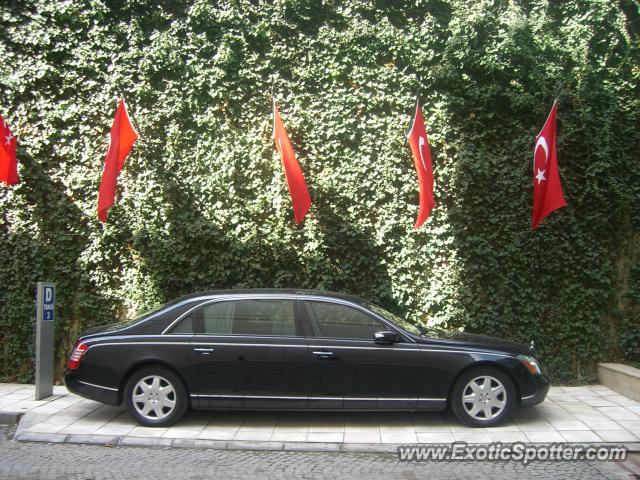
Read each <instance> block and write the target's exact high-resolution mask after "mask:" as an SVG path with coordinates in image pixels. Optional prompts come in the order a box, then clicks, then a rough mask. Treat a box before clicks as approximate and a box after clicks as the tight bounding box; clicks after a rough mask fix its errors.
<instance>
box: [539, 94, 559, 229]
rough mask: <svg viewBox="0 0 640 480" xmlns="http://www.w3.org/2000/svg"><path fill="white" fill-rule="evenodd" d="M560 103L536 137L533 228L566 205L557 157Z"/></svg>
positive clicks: (553, 108) (554, 103)
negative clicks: (557, 127)
mask: <svg viewBox="0 0 640 480" xmlns="http://www.w3.org/2000/svg"><path fill="white" fill-rule="evenodd" d="M557 110H558V101H557V100H556V101H555V102H553V107H552V108H551V112H550V113H549V117H548V118H547V121H546V122H545V124H544V127H542V130H541V131H540V133H539V134H538V136H537V137H536V146H535V149H534V151H533V221H532V223H531V228H532V229H533V230H535V229H536V228H537V227H538V224H539V223H540V222H541V221H542V220H544V218H545V217H546V216H547V215H549V214H550V213H551V212H553V211H554V210H557V209H558V208H562V207H564V206H565V205H566V202H565V201H564V195H563V193H562V185H561V184H560V175H559V174H558V157H557V155H556V111H557Z"/></svg>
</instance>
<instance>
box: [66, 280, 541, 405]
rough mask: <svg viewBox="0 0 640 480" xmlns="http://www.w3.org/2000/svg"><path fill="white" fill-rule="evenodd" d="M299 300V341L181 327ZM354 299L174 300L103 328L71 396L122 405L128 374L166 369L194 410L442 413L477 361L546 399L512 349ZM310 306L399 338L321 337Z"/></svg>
mask: <svg viewBox="0 0 640 480" xmlns="http://www.w3.org/2000/svg"><path fill="white" fill-rule="evenodd" d="M245 298H252V299H286V300H291V301H293V302H294V303H295V322H296V334H295V335H288V336H287V335H213V334H206V335H205V334H176V333H173V332H172V330H174V329H175V326H176V325H178V324H179V323H180V321H181V319H183V318H184V317H185V316H186V315H188V314H189V312H191V311H194V310H196V309H198V308H201V307H202V305H204V304H209V303H211V302H216V301H223V300H230V299H231V300H233V299H235V300H237V299H245ZM350 299H351V297H348V296H331V295H328V294H325V295H323V294H321V293H319V292H313V293H301V292H286V293H265V292H254V293H229V292H227V293H216V294H211V295H207V294H201V295H194V296H191V297H189V298H187V299H184V300H180V301H176V302H173V303H172V304H171V305H169V306H167V307H165V308H163V309H161V310H159V311H157V312H154V313H152V314H150V315H149V316H148V317H147V318H143V319H141V320H140V321H139V322H135V323H133V324H131V325H127V326H126V327H124V328H109V329H106V330H103V331H100V330H98V329H96V330H94V331H92V332H90V333H89V334H88V335H85V336H83V337H82V338H81V340H82V341H83V342H84V343H86V344H87V346H88V350H87V352H86V353H85V355H84V357H83V358H82V362H81V364H80V367H79V368H78V369H77V370H67V371H66V372H65V383H66V384H67V387H68V388H69V390H71V391H73V392H75V393H78V394H79V395H82V396H85V397H87V398H92V399H95V400H98V401H101V402H104V403H108V404H113V405H115V404H119V403H121V402H122V395H123V389H124V386H125V382H126V379H127V376H128V374H130V373H131V372H132V371H133V370H135V369H136V368H138V367H140V366H142V365H145V364H152V363H155V364H162V365H164V366H167V367H169V368H171V369H173V370H174V371H175V372H176V373H177V374H178V375H179V376H180V378H182V379H183V381H184V383H185V386H186V388H187V391H188V392H189V395H190V400H191V406H192V407H193V408H216V409H237V408H240V409H242V408H246V409H292V410H293V409H297V410H299V409H314V410H327V409H335V410H342V409H353V410H360V409H366V410H441V409H443V408H445V407H446V404H447V399H448V396H449V394H450V391H451V388H452V385H453V383H454V382H455V379H456V378H457V377H458V376H459V375H460V374H461V373H462V372H464V371H466V370H467V369H469V368H471V367H473V366H477V365H486V364H488V365H493V366H495V367H497V368H500V369H502V370H503V371H504V372H506V373H507V374H508V375H509V377H510V378H511V379H512V380H513V382H514V385H515V387H516V391H517V394H518V399H517V400H518V402H519V403H521V404H522V405H532V404H535V403H538V402H540V401H542V400H544V397H545V395H546V393H547V391H548V389H549V380H548V378H547V377H546V376H544V375H532V374H531V373H529V371H528V370H527V369H526V368H525V367H524V366H523V365H522V364H521V362H520V361H519V360H518V359H517V358H516V357H517V355H519V354H522V353H523V352H524V351H526V350H524V349H523V348H521V347H517V348H516V347H511V346H510V345H511V344H508V343H504V344H499V345H491V344H487V343H483V342H479V341H478V342H473V341H472V340H473V339H471V340H469V339H465V341H456V340H455V339H452V338H446V339H439V338H433V339H430V338H422V337H416V336H413V335H411V334H410V333H409V332H407V331H404V330H403V329H401V328H399V327H398V326H397V325H395V324H394V323H392V322H390V321H389V320H388V319H386V318H384V317H382V316H381V315H379V314H377V313H375V312H372V311H370V310H368V309H366V308H365V307H363V305H361V304H358V303H357V302H355V301H351V300H350ZM306 301H314V302H328V303H332V302H333V303H336V304H341V305H346V306H349V307H350V308H354V309H358V310H360V311H363V312H366V313H367V314H368V315H371V316H372V317H375V318H376V319H378V320H379V321H380V322H382V323H381V324H383V325H384V328H385V329H386V330H390V331H393V332H396V333H397V334H398V340H399V341H398V342H396V343H393V344H389V345H380V344H377V343H375V342H374V341H373V339H372V340H370V341H367V340H362V339H340V338H322V337H318V336H317V335H314V332H313V331H312V328H311V325H310V323H309V318H308V311H307V308H306V307H305V302H306Z"/></svg>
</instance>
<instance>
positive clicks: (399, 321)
mask: <svg viewBox="0 0 640 480" xmlns="http://www.w3.org/2000/svg"><path fill="white" fill-rule="evenodd" d="M367 307H369V308H370V309H371V310H373V311H374V312H376V313H377V314H378V315H382V316H383V317H384V318H386V319H388V320H391V321H392V322H393V323H395V324H396V325H398V326H399V327H400V328H402V329H404V330H406V331H407V332H409V333H412V334H414V335H418V336H420V337H422V336H424V333H425V331H424V329H423V328H422V327H419V326H417V325H414V324H413V323H411V322H409V321H407V320H405V319H404V318H402V317H399V316H398V315H396V314H395V313H391V312H389V311H388V310H385V309H384V308H382V307H379V306H378V305H375V304H373V303H367Z"/></svg>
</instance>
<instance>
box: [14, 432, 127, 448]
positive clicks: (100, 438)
mask: <svg viewBox="0 0 640 480" xmlns="http://www.w3.org/2000/svg"><path fill="white" fill-rule="evenodd" d="M20 441H22V438H20ZM64 443H84V444H88V445H117V444H118V437H117V436H115V435H84V434H76V433H72V434H69V435H67V438H66V440H65V441H64Z"/></svg>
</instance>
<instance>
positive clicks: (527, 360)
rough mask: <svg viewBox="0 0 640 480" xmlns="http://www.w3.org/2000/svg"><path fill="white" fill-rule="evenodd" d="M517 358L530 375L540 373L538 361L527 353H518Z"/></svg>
mask: <svg viewBox="0 0 640 480" xmlns="http://www.w3.org/2000/svg"><path fill="white" fill-rule="evenodd" d="M518 360H520V363H522V365H524V366H525V368H526V369H527V370H529V372H530V373H531V375H542V369H541V368H540V364H539V363H538V361H537V360H536V359H535V358H533V357H530V356H529V355H518Z"/></svg>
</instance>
